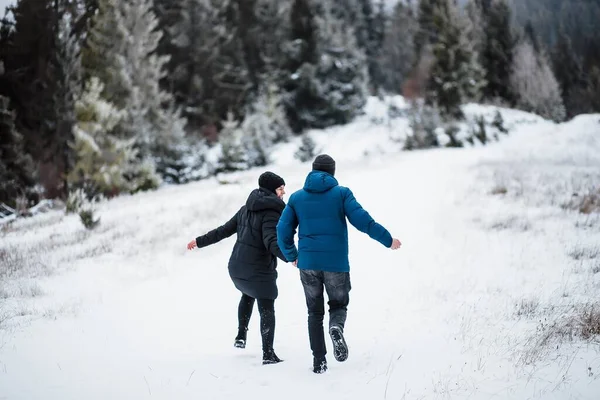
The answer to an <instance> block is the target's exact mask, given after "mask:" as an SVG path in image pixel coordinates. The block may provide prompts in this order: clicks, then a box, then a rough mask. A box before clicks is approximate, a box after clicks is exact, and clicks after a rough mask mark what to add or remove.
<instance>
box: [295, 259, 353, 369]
mask: <svg viewBox="0 0 600 400" xmlns="http://www.w3.org/2000/svg"><path fill="white" fill-rule="evenodd" d="M300 280H301V281H302V286H303V287H304V295H305V297H306V306H307V308H308V335H309V338H310V348H311V350H312V353H313V356H314V357H315V358H316V359H323V358H324V357H325V354H327V348H326V347H325V333H324V331H323V317H324V316H325V299H324V296H323V294H324V290H323V289H325V291H326V292H327V297H328V299H329V300H328V302H327V304H328V305H329V327H330V328H331V327H332V326H339V327H340V328H341V329H342V331H343V330H344V325H345V324H346V315H347V307H348V302H349V301H350V296H349V293H350V289H351V288H352V286H351V284H350V273H349V272H327V271H316V270H308V269H301V270H300Z"/></svg>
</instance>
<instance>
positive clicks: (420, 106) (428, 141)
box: [404, 100, 441, 150]
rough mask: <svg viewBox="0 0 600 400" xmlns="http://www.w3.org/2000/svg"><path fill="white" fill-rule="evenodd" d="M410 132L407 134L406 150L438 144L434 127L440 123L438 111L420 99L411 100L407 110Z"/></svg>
mask: <svg viewBox="0 0 600 400" xmlns="http://www.w3.org/2000/svg"><path fill="white" fill-rule="evenodd" d="M408 119H409V124H410V128H411V130H412V134H410V135H408V137H407V138H406V142H405V143H404V148H405V149H406V150H415V149H426V148H430V147H437V146H439V141H438V138H437V133H436V129H437V128H438V127H439V126H440V125H441V120H440V115H439V113H438V111H437V110H436V109H435V108H434V107H432V106H430V105H427V104H424V103H423V102H422V101H421V100H412V101H411V104H410V109H409V112H408Z"/></svg>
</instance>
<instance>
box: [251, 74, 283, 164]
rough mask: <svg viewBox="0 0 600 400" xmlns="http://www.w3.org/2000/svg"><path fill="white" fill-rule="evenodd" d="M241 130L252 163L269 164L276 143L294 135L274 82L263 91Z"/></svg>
mask: <svg viewBox="0 0 600 400" xmlns="http://www.w3.org/2000/svg"><path fill="white" fill-rule="evenodd" d="M241 131H242V132H243V139H242V143H243V146H244V148H245V153H246V161H247V163H248V166H250V167H254V166H257V167H260V166H264V165H267V164H268V163H269V162H270V156H269V153H270V151H271V148H272V147H273V144H274V143H276V142H278V141H281V140H284V139H286V138H287V137H289V135H290V128H289V126H288V124H287V120H286V118H285V111H284V110H283V107H282V103H281V97H280V95H279V93H278V91H277V89H276V86H275V85H274V84H271V85H268V86H265V87H263V88H262V89H261V90H260V93H259V97H258V100H257V101H256V102H255V103H254V104H252V106H251V107H250V110H249V111H248V112H247V113H246V117H245V118H244V121H243V122H242V126H241Z"/></svg>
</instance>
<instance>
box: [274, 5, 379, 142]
mask: <svg viewBox="0 0 600 400" xmlns="http://www.w3.org/2000/svg"><path fill="white" fill-rule="evenodd" d="M291 18H292V29H291V31H292V37H291V43H290V45H289V46H288V48H289V49H290V50H289V53H288V56H289V60H288V62H287V63H286V64H287V66H288V68H290V69H288V73H289V78H288V79H287V81H286V84H285V87H284V90H285V93H284V102H285V106H286V110H287V115H288V119H289V121H290V126H291V127H292V129H293V130H294V131H295V132H301V131H302V130H304V129H306V128H325V127H328V126H332V125H336V124H344V123H347V122H349V121H350V120H351V119H352V118H354V117H355V116H356V115H358V114H359V113H360V112H361V111H362V109H363V107H364V104H365V103H366V96H367V94H368V88H367V85H368V71H367V69H366V61H365V55H364V52H362V51H361V49H360V48H359V47H358V46H357V44H356V38H355V34H354V31H353V29H352V26H349V25H347V24H345V23H344V21H343V20H341V19H339V18H336V17H334V16H333V14H332V13H331V10H330V8H329V6H328V3H323V4H320V7H319V13H318V14H317V13H316V10H315V9H314V8H312V7H311V3H310V2H307V0H295V3H294V7H293V8H292V13H291Z"/></svg>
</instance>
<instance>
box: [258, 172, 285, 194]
mask: <svg viewBox="0 0 600 400" xmlns="http://www.w3.org/2000/svg"><path fill="white" fill-rule="evenodd" d="M282 185H285V181H284V180H283V178H282V177H280V176H279V175H277V174H274V173H273V172H271V171H267V172H264V173H263V174H261V175H260V176H259V177H258V186H259V187H261V188H263V189H266V190H268V191H270V192H273V193H276V192H275V189H277V188H278V187H279V186H282Z"/></svg>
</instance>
